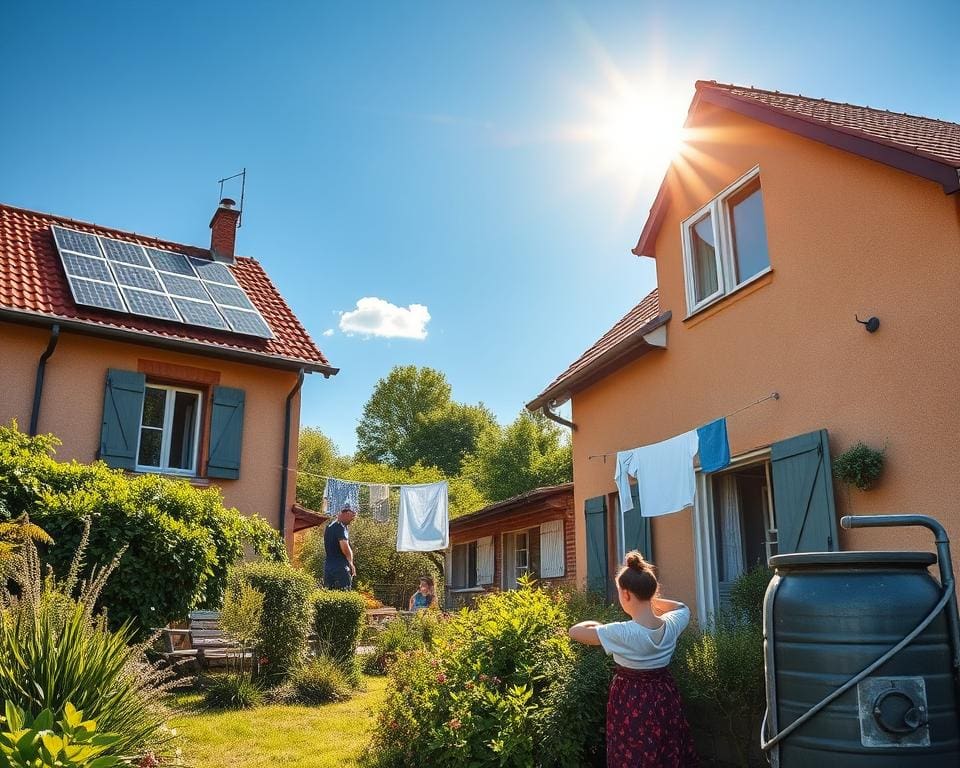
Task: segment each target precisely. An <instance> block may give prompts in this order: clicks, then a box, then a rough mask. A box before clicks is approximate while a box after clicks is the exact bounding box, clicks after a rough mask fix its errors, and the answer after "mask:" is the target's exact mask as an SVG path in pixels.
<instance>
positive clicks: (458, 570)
mask: <svg viewBox="0 0 960 768" xmlns="http://www.w3.org/2000/svg"><path fill="white" fill-rule="evenodd" d="M451 586H452V587H453V588H454V589H472V588H473V587H476V586H477V542H475V541H471V542H470V543H469V544H454V545H453V583H452V584H451Z"/></svg>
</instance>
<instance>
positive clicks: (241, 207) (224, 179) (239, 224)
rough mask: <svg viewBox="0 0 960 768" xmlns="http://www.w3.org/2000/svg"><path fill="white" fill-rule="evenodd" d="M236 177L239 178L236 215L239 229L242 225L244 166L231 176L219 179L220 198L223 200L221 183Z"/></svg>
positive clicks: (245, 179) (245, 183) (245, 186)
mask: <svg viewBox="0 0 960 768" xmlns="http://www.w3.org/2000/svg"><path fill="white" fill-rule="evenodd" d="M236 178H239V179H240V215H239V216H238V217H237V229H240V227H242V226H243V193H244V192H245V191H246V189H247V169H246V168H244V169H243V170H242V171H240V173H235V174H233V176H227V177H226V178H223V179H220V199H221V200H223V183H224V182H225V181H230V180H232V179H236Z"/></svg>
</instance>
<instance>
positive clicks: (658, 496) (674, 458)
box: [614, 430, 699, 517]
mask: <svg viewBox="0 0 960 768" xmlns="http://www.w3.org/2000/svg"><path fill="white" fill-rule="evenodd" d="M698 443H699V439H698V437H697V431H696V430H691V431H690V432H684V433H683V434H682V435H677V436H676V437H671V438H670V439H669V440H664V441H662V442H659V443H654V444H653V445H645V446H643V447H641V448H634V449H633V450H630V451H621V452H620V453H618V454H617V468H616V471H615V474H614V479H615V480H616V481H617V489H618V490H619V492H620V510H621V511H622V512H627V511H629V510H631V509H633V500H632V499H631V498H630V479H629V477H628V475H633V476H634V477H635V478H637V486H638V488H637V489H638V491H639V492H640V493H639V495H640V514H641V515H643V516H644V517H658V516H660V515H667V514H669V513H671V512H679V511H680V510H681V509H684V508H686V507H690V506H693V500H694V497H695V496H696V492H697V483H696V475H695V474H694V471H693V457H694V456H696V454H697V447H698Z"/></svg>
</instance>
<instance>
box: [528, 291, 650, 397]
mask: <svg viewBox="0 0 960 768" xmlns="http://www.w3.org/2000/svg"><path fill="white" fill-rule="evenodd" d="M659 316H660V294H659V292H658V290H657V289H656V288H654V289H653V290H652V291H650V293H648V294H647V295H646V296H645V297H644V299H643V301H641V302H640V303H639V304H637V306H635V307H634V308H633V309H631V310H630V311H629V312H627V314H625V315H624V316H623V317H621V318H620V319H619V320H618V321H617V322H616V323H615V324H614V326H613V327H612V328H611V329H610V330H609V331H607V332H606V333H605V334H603V336H601V337H600V338H599V339H598V340H597V341H596V342H595V343H594V344H593V345H591V346H590V348H589V349H587V351H586V352H584V353H583V354H582V355H580V357H578V358H577V359H576V360H575V361H574V362H572V363H571V364H570V365H569V367H568V368H567V370H565V371H564V372H563V373H561V374H560V375H559V376H557V378H555V379H554V380H553V381H552V382H550V384H549V386H547V388H546V389H544V390H543V392H541V393H540V394H539V395H537V397H536V398H535V399H534V400H532V401H531V403H530V405H528V406H527V407H528V408H529V407H530V406H534V408H536V407H537V406H536V405H535V404H537V403H539V401H541V400H543V399H544V398H546V399H547V400H552V399H554V398H555V397H556V396H557V394H560V393H562V392H563V391H564V387H565V385H567V384H568V383H569V382H570V381H571V379H573V378H574V377H575V376H576V375H577V374H579V373H582V372H584V371H586V370H588V369H589V368H590V367H591V366H592V365H595V364H597V363H598V362H599V361H600V360H601V359H602V358H603V356H604V355H605V354H606V353H607V352H610V351H611V350H612V349H614V348H615V347H616V346H617V345H618V344H620V343H621V342H623V341H626V340H627V339H629V338H630V337H631V336H633V335H634V334H636V333H637V331H639V330H640V329H642V328H643V327H644V326H646V325H648V324H649V323H650V322H651V321H653V320H655V319H657V318H658V317H659Z"/></svg>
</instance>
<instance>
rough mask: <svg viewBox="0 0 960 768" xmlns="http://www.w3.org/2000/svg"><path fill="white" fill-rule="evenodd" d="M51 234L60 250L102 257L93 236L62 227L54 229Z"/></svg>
mask: <svg viewBox="0 0 960 768" xmlns="http://www.w3.org/2000/svg"><path fill="white" fill-rule="evenodd" d="M53 234H54V237H56V238H57V246H58V247H59V248H60V250H67V251H77V252H79V253H86V254H87V255H89V256H100V257H103V254H102V253H100V248H99V246H98V245H97V238H96V237H94V236H93V235H88V234H87V233H86V232H77V231H75V230H73V229H64V228H63V227H54V228H53Z"/></svg>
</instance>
